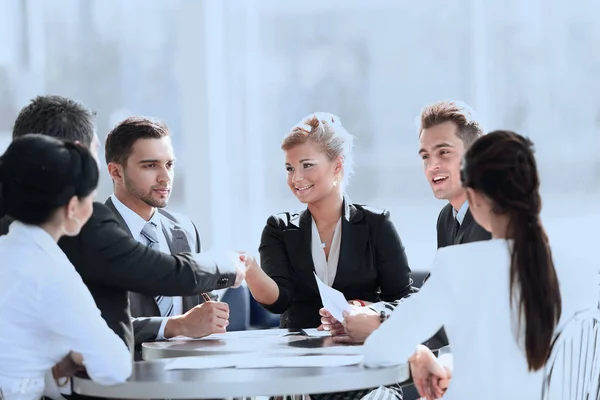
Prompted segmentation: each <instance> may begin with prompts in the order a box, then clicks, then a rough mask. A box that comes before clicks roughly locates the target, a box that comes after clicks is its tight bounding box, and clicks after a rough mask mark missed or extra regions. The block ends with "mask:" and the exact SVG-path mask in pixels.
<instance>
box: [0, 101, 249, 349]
mask: <svg viewBox="0 0 600 400" xmlns="http://www.w3.org/2000/svg"><path fill="white" fill-rule="evenodd" d="M93 117H94V114H93V113H92V112H91V111H89V110H88V109H86V108H85V107H84V106H83V105H81V104H79V103H77V102H75V101H72V100H70V99H67V98H64V97H60V96H40V97H37V98H36V99H34V100H33V101H32V102H31V104H29V105H28V106H27V107H25V108H24V109H23V110H21V112H20V114H19V116H18V117H17V120H16V122H15V125H14V128H13V138H15V137H19V136H22V135H25V134H27V133H32V132H33V133H43V134H47V135H49V136H54V137H57V138H61V139H65V140H68V141H72V142H78V143H80V144H81V145H82V146H85V147H87V148H89V149H90V151H91V152H92V154H94V155H95V156H96V157H97V153H98V137H97V136H96V133H95V127H94V120H93ZM11 222H12V221H11V219H10V218H8V217H5V218H3V219H2V220H1V221H0V234H2V235H3V234H6V232H8V227H9V225H10V223H11ZM59 245H60V247H61V249H62V250H63V251H64V253H65V254H66V255H67V257H68V258H69V260H70V261H71V263H72V264H73V265H74V266H75V268H76V270H77V271H78V272H79V274H80V275H81V277H82V279H83V281H84V283H85V284H86V285H87V287H88V289H89V290H90V292H91V294H92V296H93V297H94V300H95V302H96V305H97V306H98V308H99V309H100V311H101V312H102V317H103V318H104V319H105V320H106V322H107V324H108V326H109V327H110V328H111V329H113V331H115V333H117V334H118V335H119V336H120V337H121V338H122V339H123V340H124V341H125V343H126V344H127V346H128V347H129V349H130V350H132V351H133V349H134V340H133V329H132V328H133V327H132V322H131V314H130V310H129V299H128V292H129V291H134V292H139V293H143V294H145V295H148V296H158V295H164V296H191V295H195V294H198V293H201V292H205V291H210V290H214V289H221V288H225V287H228V286H232V285H234V286H239V285H240V284H241V282H242V280H243V277H244V272H243V271H241V270H240V269H239V268H238V267H237V257H230V256H229V255H226V254H214V253H213V254H211V253H201V254H191V253H181V254H177V255H170V254H164V253H163V252H160V251H154V250H152V249H150V248H148V247H147V246H145V245H143V244H141V243H139V242H137V241H136V240H135V239H133V238H132V237H131V235H129V233H128V232H126V231H125V230H123V228H122V226H121V224H120V223H119V221H118V220H117V219H116V217H115V215H114V213H113V212H112V211H111V210H110V209H109V208H108V207H107V206H105V205H104V204H101V203H94V210H93V213H92V216H91V218H90V219H89V221H88V222H87V223H86V224H85V225H84V226H83V227H82V229H81V232H80V234H79V235H78V236H75V237H64V238H63V239H61V240H60V242H59ZM48 312H52V310H48Z"/></svg>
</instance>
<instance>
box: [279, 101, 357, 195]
mask: <svg viewBox="0 0 600 400" xmlns="http://www.w3.org/2000/svg"><path fill="white" fill-rule="evenodd" d="M308 142H311V143H315V144H317V145H318V146H319V148H320V149H321V151H322V152H323V153H324V154H325V155H326V156H327V158H328V159H329V160H330V161H332V162H333V161H335V160H336V159H337V158H338V157H340V158H341V160H342V172H341V178H342V179H341V182H340V184H341V185H342V189H343V188H344V187H345V185H346V184H348V181H349V180H350V178H351V177H352V175H353V173H354V168H353V167H354V165H353V160H352V149H353V145H354V137H353V136H352V135H350V134H349V133H348V131H347V130H346V129H345V128H344V127H343V126H342V122H341V120H340V118H339V117H337V116H335V115H333V114H330V113H324V112H317V113H313V114H311V115H308V116H307V117H305V118H303V119H302V121H300V122H299V123H298V124H296V125H295V126H294V127H293V128H292V129H291V130H290V132H289V133H288V134H287V135H286V136H285V138H284V139H283V143H282V144H281V149H282V150H284V151H287V150H290V149H291V148H293V147H296V146H298V145H300V144H304V143H308Z"/></svg>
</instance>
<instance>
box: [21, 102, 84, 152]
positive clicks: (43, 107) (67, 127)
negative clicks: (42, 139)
mask: <svg viewBox="0 0 600 400" xmlns="http://www.w3.org/2000/svg"><path fill="white" fill-rule="evenodd" d="M95 116H96V113H95V112H94V111H92V110H89V109H88V108H86V107H85V106H84V105H83V104H81V103H78V102H76V101H75V100H71V99H69V98H66V97H62V96H38V97H36V98H35V99H33V100H32V101H31V103H30V104H29V105H28V106H26V107H24V108H23V109H22V110H21V112H20V113H19V115H18V116H17V120H16V121H15V125H14V126H13V139H16V138H18V137H21V136H23V135H27V134H28V133H40V134H44V135H48V136H52V137H55V138H58V139H62V140H66V141H69V142H76V141H79V142H80V143H81V144H82V145H84V146H85V147H87V148H89V147H90V146H91V144H92V139H93V138H94V134H95V132H96V131H95V127H94V117H95Z"/></svg>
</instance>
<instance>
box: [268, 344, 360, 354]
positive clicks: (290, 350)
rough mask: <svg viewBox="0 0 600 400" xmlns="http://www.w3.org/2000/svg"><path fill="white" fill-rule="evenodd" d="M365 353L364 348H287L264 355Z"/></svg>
mask: <svg viewBox="0 0 600 400" xmlns="http://www.w3.org/2000/svg"><path fill="white" fill-rule="evenodd" d="M363 352H364V350H363V346H330V347H318V348H307V349H305V348H302V347H287V348H283V349H277V350H272V351H271V350H265V351H264V353H263V354H264V355H267V356H270V357H280V356H309V355H320V356H359V355H362V354H363Z"/></svg>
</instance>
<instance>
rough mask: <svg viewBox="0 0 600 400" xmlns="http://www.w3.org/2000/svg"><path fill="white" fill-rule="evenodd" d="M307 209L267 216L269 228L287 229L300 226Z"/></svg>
mask: <svg viewBox="0 0 600 400" xmlns="http://www.w3.org/2000/svg"><path fill="white" fill-rule="evenodd" d="M305 212H306V210H301V211H296V212H281V213H278V214H273V215H271V216H269V218H267V224H266V227H267V228H278V229H286V228H288V227H290V226H291V227H294V226H295V227H297V228H298V227H300V218H301V217H302V216H303V215H304V213H305Z"/></svg>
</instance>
